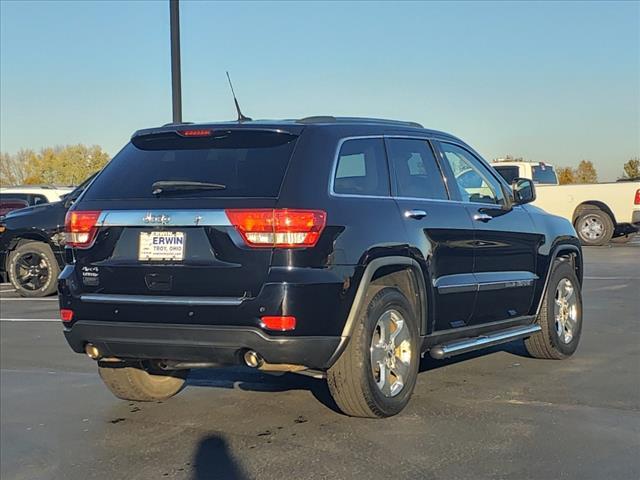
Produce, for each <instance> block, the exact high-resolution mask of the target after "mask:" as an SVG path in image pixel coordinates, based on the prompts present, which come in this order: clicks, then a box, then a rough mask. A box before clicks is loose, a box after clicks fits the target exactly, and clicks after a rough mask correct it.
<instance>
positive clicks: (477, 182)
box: [440, 143, 504, 204]
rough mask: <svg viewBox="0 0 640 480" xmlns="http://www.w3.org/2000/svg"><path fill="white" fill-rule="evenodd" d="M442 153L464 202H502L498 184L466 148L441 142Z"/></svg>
mask: <svg viewBox="0 0 640 480" xmlns="http://www.w3.org/2000/svg"><path fill="white" fill-rule="evenodd" d="M440 145H441V149H442V155H443V157H444V159H445V160H446V161H447V163H448V164H449V167H450V168H451V171H452V173H453V177H454V180H455V182H456V184H457V186H458V191H459V192H460V196H461V198H462V200H463V201H464V202H475V203H494V204H501V203H504V195H503V193H502V189H501V188H500V184H499V183H498V181H497V180H496V179H494V178H493V177H491V175H490V174H489V172H487V171H485V170H486V169H485V167H484V165H482V163H480V161H478V159H476V158H475V157H474V156H473V155H471V154H470V153H469V152H467V151H466V150H464V149H462V148H460V147H458V146H456V145H452V144H450V143H441V144H440Z"/></svg>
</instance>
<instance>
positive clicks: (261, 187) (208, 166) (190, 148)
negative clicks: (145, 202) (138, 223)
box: [84, 130, 297, 200]
mask: <svg viewBox="0 0 640 480" xmlns="http://www.w3.org/2000/svg"><path fill="white" fill-rule="evenodd" d="M296 138H297V137H296V136H293V135H289V134H286V133H275V132H268V131H242V130H221V131H216V132H214V134H213V135H212V136H211V137H202V138H182V137H179V136H178V135H177V134H175V133H165V134H161V135H148V136H143V137H138V138H134V139H133V141H132V143H130V144H128V145H127V146H126V147H124V149H122V151H121V152H120V153H118V155H116V156H115V157H114V158H113V160H111V162H109V164H108V165H107V166H106V167H105V168H104V170H103V171H102V173H101V174H100V175H99V176H98V177H97V178H96V179H95V181H94V182H93V183H92V184H91V186H90V187H89V188H88V190H87V192H86V194H85V197H84V198H85V199H87V200H94V199H109V198H150V197H153V195H152V193H151V192H152V187H151V185H152V184H153V183H154V182H157V181H162V180H169V181H187V182H189V181H190V182H209V183H216V184H222V185H224V188H223V189H217V190H181V191H172V192H166V193H163V195H164V196H180V197H277V196H278V193H279V191H280V186H281V184H282V179H283V178H284V173H285V170H286V168H287V165H288V164H289V159H290V158H291V154H292V152H293V148H294V146H295V141H296Z"/></svg>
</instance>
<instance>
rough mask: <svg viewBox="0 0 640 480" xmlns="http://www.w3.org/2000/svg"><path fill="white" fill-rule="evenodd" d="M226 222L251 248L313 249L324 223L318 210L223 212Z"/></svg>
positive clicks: (324, 219) (323, 215) (323, 218)
mask: <svg viewBox="0 0 640 480" xmlns="http://www.w3.org/2000/svg"><path fill="white" fill-rule="evenodd" d="M225 211H226V213H227V217H229V221H230V222H231V223H232V224H233V226H234V227H236V229H237V230H238V232H239V233H240V235H242V238H243V239H244V241H245V242H246V243H247V245H250V246H252V247H279V248H296V247H313V246H315V244H316V243H318V239H319V238H320V234H321V233H322V230H323V229H324V226H325V224H326V221H327V214H326V213H325V212H323V211H321V210H289V209H256V210H225Z"/></svg>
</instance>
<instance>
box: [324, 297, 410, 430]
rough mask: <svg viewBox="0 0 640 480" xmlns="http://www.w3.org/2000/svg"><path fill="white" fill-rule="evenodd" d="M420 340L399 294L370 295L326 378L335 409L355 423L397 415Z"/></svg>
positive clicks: (406, 303)
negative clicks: (352, 417)
mask: <svg viewBox="0 0 640 480" xmlns="http://www.w3.org/2000/svg"><path fill="white" fill-rule="evenodd" d="M419 340H420V337H419V334H418V322H417V316H416V314H415V312H414V311H413V308H412V307H411V304H410V303H409V301H408V300H407V298H406V297H405V296H404V295H403V294H402V293H401V292H400V291H399V290H397V289H395V288H382V289H381V290H380V291H378V292H377V293H376V294H375V295H373V296H372V298H371V299H370V301H369V302H368V304H367V305H366V308H365V309H364V311H363V312H362V314H361V315H360V318H358V319H357V324H356V326H355V327H354V331H353V333H352V335H351V338H350V339H349V344H348V345H347V348H346V350H345V351H344V352H343V353H342V355H341V356H340V358H339V359H338V360H337V361H336V363H335V364H334V365H333V366H332V367H331V368H330V369H329V371H328V372H327V381H328V384H329V390H330V391H331V395H332V396H333V399H334V400H335V402H336V404H337V405H338V407H339V408H340V409H341V410H342V411H343V412H344V413H345V414H347V415H351V416H354V417H369V418H381V417H389V416H392V415H395V414H397V413H399V412H400V411H401V410H402V409H403V408H404V407H405V406H406V405H407V403H408V402H409V399H410V398H411V394H412V393H413V388H414V386H415V384H416V379H417V376H418V367H419V363H420V362H419V359H420V342H419Z"/></svg>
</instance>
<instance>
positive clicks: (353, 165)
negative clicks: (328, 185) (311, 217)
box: [333, 138, 389, 196]
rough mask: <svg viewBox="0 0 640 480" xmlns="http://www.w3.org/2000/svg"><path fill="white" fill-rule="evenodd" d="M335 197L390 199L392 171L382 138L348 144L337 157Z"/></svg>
mask: <svg viewBox="0 0 640 480" xmlns="http://www.w3.org/2000/svg"><path fill="white" fill-rule="evenodd" d="M333 191H334V192H335V193H342V194H351V195H377V196H386V195H389V171H388V169H387V159H386V153H385V149H384V143H383V141H382V139H381V138H362V139H354V140H347V141H346V142H344V143H343V144H342V147H341V148H340V153H339V154H338V165H337V168H336V176H335V179H334V182H333Z"/></svg>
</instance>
